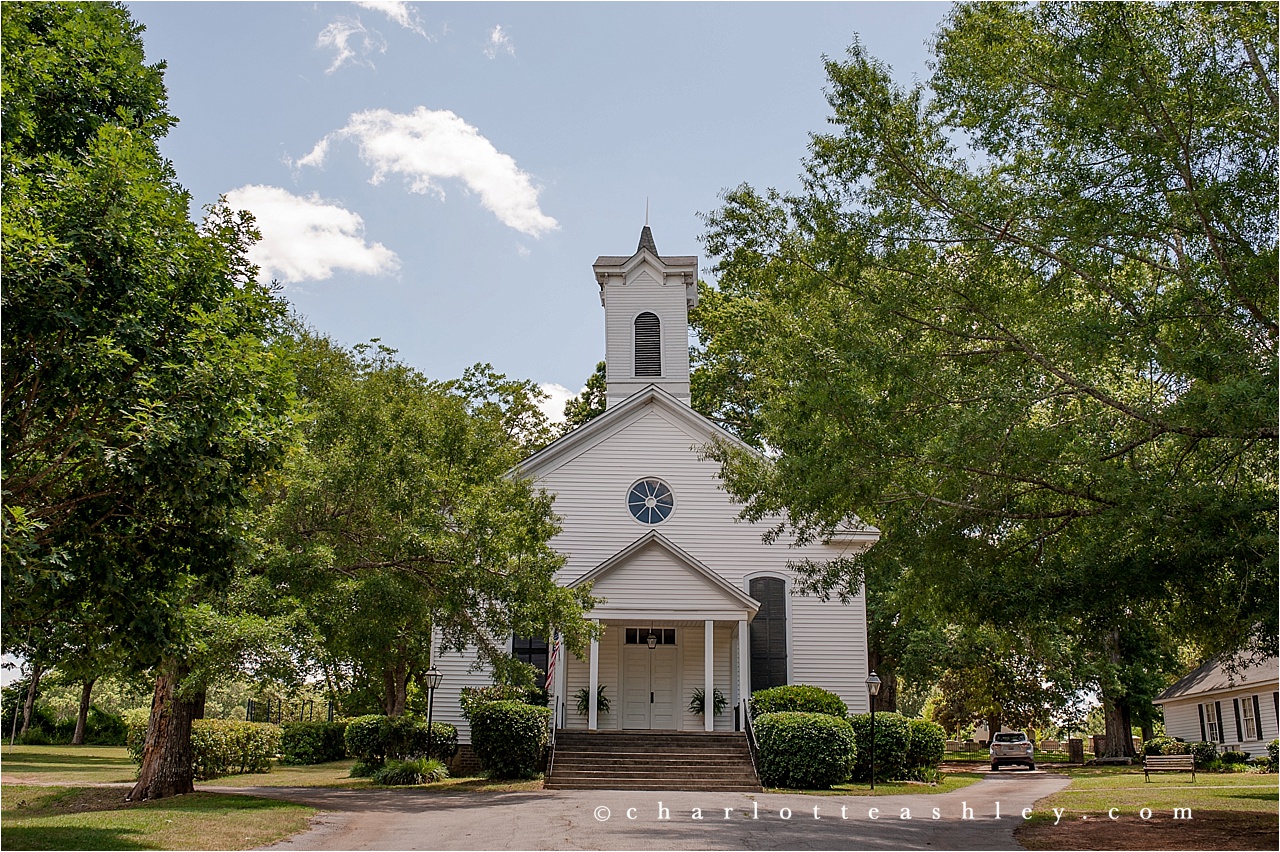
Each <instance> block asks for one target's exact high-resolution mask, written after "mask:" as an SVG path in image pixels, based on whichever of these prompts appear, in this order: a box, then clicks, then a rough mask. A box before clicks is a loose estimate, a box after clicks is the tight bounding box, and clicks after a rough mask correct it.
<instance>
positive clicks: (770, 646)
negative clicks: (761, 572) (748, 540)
mask: <svg viewBox="0 0 1280 852" xmlns="http://www.w3.org/2000/svg"><path fill="white" fill-rule="evenodd" d="M750 589H751V597H753V598H755V599H756V600H758V601H759V602H760V609H759V611H758V612H756V617H755V618H754V619H753V620H752V621H751V691H752V692H754V691H756V690H757V689H768V688H769V687H772V686H785V685H786V683H787V586H786V583H784V582H783V581H782V580H781V579H779V578H778V577H756V578H755V579H753V580H752V581H751V587H750Z"/></svg>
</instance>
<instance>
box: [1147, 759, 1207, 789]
mask: <svg viewBox="0 0 1280 852" xmlns="http://www.w3.org/2000/svg"><path fill="white" fill-rule="evenodd" d="M1152 772H1190V773H1191V783H1192V784H1194V783H1195V781H1196V759H1195V757H1193V756H1192V755H1189V754H1153V755H1151V756H1150V757H1144V758H1143V759H1142V774H1143V776H1144V777H1145V778H1146V780H1148V781H1150V780H1151V773H1152Z"/></svg>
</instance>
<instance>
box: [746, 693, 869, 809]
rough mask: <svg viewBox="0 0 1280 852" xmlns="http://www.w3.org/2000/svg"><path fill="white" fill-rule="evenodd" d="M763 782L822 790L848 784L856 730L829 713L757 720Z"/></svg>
mask: <svg viewBox="0 0 1280 852" xmlns="http://www.w3.org/2000/svg"><path fill="white" fill-rule="evenodd" d="M755 731H756V739H757V741H758V742H759V744H760V780H761V782H763V783H764V784H765V786H767V787H793V788H796V789H802V790H812V789H822V788H825V787H830V786H831V785H832V784H840V783H843V782H845V781H848V780H849V773H850V772H851V771H852V769H853V764H854V756H855V754H856V753H857V747H856V745H855V742H854V736H853V726H851V725H850V724H849V722H848V721H846V720H845V719H842V718H837V717H835V716H832V715H830V714H828V713H799V712H794V711H782V712H778V713H764V714H762V715H761V716H759V717H757V718H756V720H755Z"/></svg>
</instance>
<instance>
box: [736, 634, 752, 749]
mask: <svg viewBox="0 0 1280 852" xmlns="http://www.w3.org/2000/svg"><path fill="white" fill-rule="evenodd" d="M738 692H739V694H740V695H741V696H742V698H750V697H751V630H750V625H748V624H747V620H746V619H745V618H740V619H738ZM742 698H739V699H738V700H739V701H741V700H742ZM742 727H743V730H746V727H747V720H746V719H743V720H742Z"/></svg>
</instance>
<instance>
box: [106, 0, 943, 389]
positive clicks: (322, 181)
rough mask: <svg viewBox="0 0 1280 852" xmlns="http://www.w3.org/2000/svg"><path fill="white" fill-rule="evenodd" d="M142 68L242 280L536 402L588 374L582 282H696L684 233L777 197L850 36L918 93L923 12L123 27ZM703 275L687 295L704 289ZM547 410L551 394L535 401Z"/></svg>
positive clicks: (416, 362) (810, 10) (591, 341)
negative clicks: (248, 213) (602, 263)
mask: <svg viewBox="0 0 1280 852" xmlns="http://www.w3.org/2000/svg"><path fill="white" fill-rule="evenodd" d="M126 5H127V6H128V8H129V10H130V12H131V13H132V14H133V16H134V17H135V19H137V20H138V21H139V22H140V23H142V24H143V25H145V26H146V31H145V33H144V34H143V40H144V43H145V45H146V49H147V57H148V61H157V60H164V61H165V62H167V63H168V69H167V72H166V81H167V84H168V89H169V98H170V108H171V110H172V112H173V113H174V114H175V115H176V116H177V117H178V118H179V124H178V125H177V127H176V128H174V129H173V130H172V131H171V132H170V134H169V136H168V138H167V139H166V140H165V141H164V142H163V143H162V150H163V152H164V154H165V155H166V156H167V157H169V158H170V159H171V160H172V161H173V163H174V166H175V167H176V170H177V174H178V178H179V180H180V181H181V182H182V183H183V185H184V186H186V187H187V189H188V190H190V192H191V194H192V199H193V205H194V207H195V208H197V209H198V208H199V207H200V206H202V205H205V204H209V203H211V202H213V201H215V200H216V199H217V198H218V197H219V196H220V195H226V196H228V198H229V199H230V200H231V201H232V202H233V203H234V204H235V205H236V206H241V207H245V208H247V209H250V210H252V211H253V212H254V213H255V215H256V216H258V218H259V227H260V229H261V230H262V232H263V240H262V242H261V244H260V245H259V246H258V247H257V248H256V249H255V255H254V257H255V259H256V260H257V261H258V262H259V263H260V264H261V265H262V267H263V274H264V276H266V277H269V278H275V279H277V280H279V281H280V282H281V283H282V284H283V286H284V293H285V295H286V296H287V297H288V299H289V300H290V302H291V303H292V304H293V305H294V306H295V307H296V309H297V310H298V311H299V312H300V313H301V314H302V315H303V316H305V317H306V318H307V320H308V321H309V322H310V323H311V324H312V325H313V326H315V327H316V328H317V329H319V330H320V331H322V332H324V333H327V334H329V335H331V336H332V337H334V338H335V339H337V340H338V341H339V342H341V343H343V344H346V345H351V344H354V343H358V342H361V341H364V340H368V339H370V338H375V337H377V338H381V340H382V341H383V342H384V343H385V344H387V345H389V346H391V347H393V348H395V349H397V350H399V352H400V354H401V357H402V358H403V359H404V360H405V361H406V362H407V363H409V364H411V365H413V366H415V367H417V368H418V369H420V370H422V371H423V372H424V373H426V374H427V375H429V376H431V377H433V378H438V379H447V378H452V377H455V376H457V375H459V374H460V373H461V372H462V370H463V369H464V368H465V367H467V366H469V365H471V364H474V363H477V362H485V361H487V362H491V363H492V364H493V365H494V366H495V367H496V368H497V369H498V370H499V371H501V372H505V373H507V374H508V375H511V376H513V377H518V378H527V379H532V380H533V381H535V382H537V383H539V384H542V385H546V386H548V387H549V388H551V386H558V388H559V390H557V400H556V401H555V402H554V403H553V404H552V406H551V407H552V408H553V409H554V410H556V411H557V412H558V409H559V408H561V407H562V399H563V396H564V395H565V394H567V393H568V392H571V391H572V392H576V391H578V390H579V389H580V388H581V386H582V384H583V382H584V381H585V380H586V377H587V376H588V375H589V374H590V373H591V371H592V369H593V368H594V366H595V364H596V362H597V361H598V360H600V358H601V357H602V356H603V351H604V331H603V321H604V317H603V311H602V310H601V308H600V303H599V300H598V289H597V286H596V284H595V282H594V280H593V277H592V273H591V268H590V266H591V262H592V261H593V260H594V259H595V257H596V256H597V255H600V254H629V253H630V252H632V251H634V250H635V247H636V240H637V238H638V236H639V232H640V228H641V227H642V226H643V224H644V218H645V205H646V199H648V204H649V219H650V224H651V226H652V228H653V231H654V235H655V238H656V241H657V245H658V249H659V251H660V252H662V253H664V254H697V255H699V257H700V264H701V266H702V268H703V269H704V270H706V269H707V267H709V266H710V264H711V262H712V259H711V258H708V257H706V255H705V252H704V251H703V248H702V246H701V244H700V243H699V241H698V237H699V235H700V234H701V233H702V230H703V226H702V222H701V220H700V219H699V218H698V214H699V213H706V212H709V211H711V210H713V209H714V208H715V207H716V205H717V197H718V194H719V193H720V192H722V191H723V190H724V189H727V188H730V187H733V186H736V185H738V184H740V183H743V182H746V183H750V184H752V185H755V186H757V187H766V186H776V187H779V188H793V187H795V186H796V185H797V177H798V174H799V171H800V160H801V158H802V156H803V155H804V152H805V147H806V144H807V142H808V136H809V134H810V133H812V132H815V131H821V130H822V129H823V128H824V126H825V123H826V116H827V105H826V102H825V100H824V96H823V87H824V75H823V69H822V57H823V55H824V54H825V55H828V56H831V57H833V58H835V57H840V56H842V55H843V54H844V51H845V50H846V48H847V47H848V45H849V44H850V43H851V41H852V40H853V39H854V38H855V36H856V37H858V38H860V39H861V40H862V42H863V43H864V44H865V45H867V46H868V48H869V49H870V50H871V52H872V53H873V54H874V55H876V56H878V57H879V58H880V59H881V60H882V61H884V62H886V63H888V64H889V65H890V66H891V67H892V68H893V71H894V73H895V76H897V77H898V79H899V80H900V81H901V82H903V83H910V82H911V80H912V78H913V77H918V78H923V77H924V76H926V75H927V73H928V69H927V65H926V62H927V59H928V51H927V46H926V44H927V41H928V40H929V38H930V37H931V35H932V34H933V33H934V32H935V30H936V29H937V26H938V24H939V22H940V21H941V19H942V18H943V16H944V15H945V14H946V12H947V9H948V5H947V4H940V3H924V2H920V3H871V2H867V3H430V4H429V3H403V2H401V3H396V2H386V3H375V2H369V3H304V2H291V3H187V2H183V3H171V2H154V3H153V2H142V3H128V4H126ZM704 277H706V276H705V273H704ZM552 389H553V390H554V389H555V388H552Z"/></svg>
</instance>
